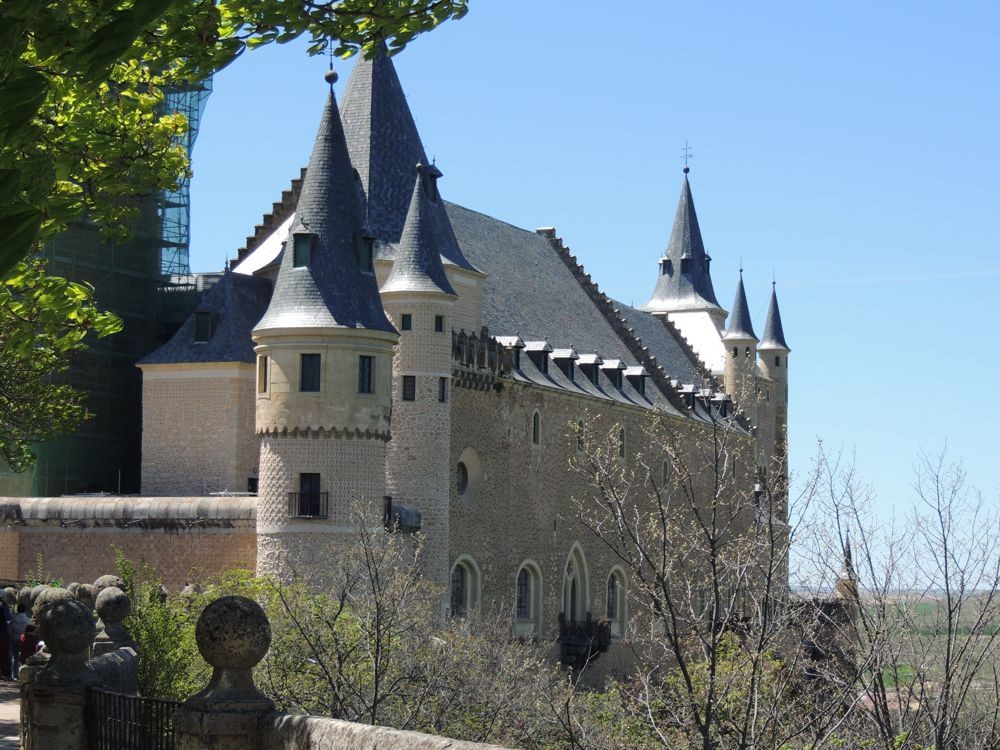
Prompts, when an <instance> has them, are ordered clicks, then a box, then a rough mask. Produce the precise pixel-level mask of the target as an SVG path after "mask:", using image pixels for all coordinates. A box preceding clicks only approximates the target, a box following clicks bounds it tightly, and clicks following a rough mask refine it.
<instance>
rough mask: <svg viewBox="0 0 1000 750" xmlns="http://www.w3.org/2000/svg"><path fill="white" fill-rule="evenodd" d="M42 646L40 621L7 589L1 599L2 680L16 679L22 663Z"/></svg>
mask: <svg viewBox="0 0 1000 750" xmlns="http://www.w3.org/2000/svg"><path fill="white" fill-rule="evenodd" d="M40 647H41V638H40V636H39V635H38V623H37V622H35V621H34V618H30V619H29V618H28V615H27V610H26V609H25V606H24V605H23V604H17V603H16V600H15V597H14V596H12V595H11V593H10V590H8V591H6V592H5V593H4V596H3V598H2V599H0V680H8V681H9V680H16V679H17V672H18V669H20V665H21V664H23V663H24V662H25V661H27V660H28V657H29V656H31V655H32V654H34V653H35V652H36V651H37V650H38V649H39V648H40Z"/></svg>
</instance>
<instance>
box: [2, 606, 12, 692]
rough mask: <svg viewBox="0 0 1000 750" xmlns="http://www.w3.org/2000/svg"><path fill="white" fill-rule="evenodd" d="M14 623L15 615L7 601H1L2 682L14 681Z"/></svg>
mask: <svg viewBox="0 0 1000 750" xmlns="http://www.w3.org/2000/svg"><path fill="white" fill-rule="evenodd" d="M13 622H14V613H13V612H11V611H10V607H9V606H8V605H7V602H6V601H5V599H0V680H12V679H14V673H13V671H12V670H13V668H14V661H13V659H12V655H11V648H10V646H11V640H10V626H11V625H12V624H13Z"/></svg>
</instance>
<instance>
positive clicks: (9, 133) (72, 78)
mask: <svg viewBox="0 0 1000 750" xmlns="http://www.w3.org/2000/svg"><path fill="white" fill-rule="evenodd" d="M467 3H468V0H334V1H333V2H328V3H326V2H324V3H297V2H296V3H290V2H287V1H285V0H227V1H218V0H142V1H141V2H138V0H59V2H55V1H54V0H3V2H2V3H0V175H4V176H3V177H0V232H3V237H4V247H3V249H2V250H0V274H2V273H3V272H4V271H9V270H10V268H11V267H12V264H13V263H14V262H15V261H16V260H18V259H20V258H23V257H25V256H26V255H27V253H28V252H30V250H31V248H32V247H33V245H34V244H36V243H37V241H38V240H41V239H45V238H47V237H50V236H52V235H53V234H55V233H57V232H59V231H61V230H62V229H64V228H65V227H66V226H67V224H68V223H69V222H70V221H72V220H74V219H79V218H82V217H84V216H85V217H87V219H88V220H89V221H91V222H93V223H94V224H96V225H97V226H98V227H99V228H100V229H101V230H102V232H103V233H104V234H105V236H106V237H107V238H109V239H121V238H124V237H125V236H127V235H128V233H129V231H130V229H131V222H132V221H134V218H135V215H136V211H135V210H134V202H133V198H134V196H137V195H155V194H157V193H159V192H161V191H163V190H165V189H171V188H173V187H174V186H176V184H177V182H178V180H180V179H182V178H183V177H184V176H186V175H187V173H188V163H187V156H186V153H185V151H184V149H183V148H182V147H181V145H180V139H181V137H182V136H183V135H184V133H185V131H186V128H187V123H186V121H184V119H183V118H182V117H179V116H177V115H175V114H173V113H171V112H169V111H167V110H166V108H165V107H164V96H163V92H164V90H166V89H170V88H173V89H181V90H183V89H184V88H185V87H189V86H196V85H197V84H198V82H199V81H200V80H202V79H203V78H204V77H206V76H208V75H211V74H212V73H213V72H214V71H217V70H220V69H222V68H224V67H225V66H226V65H229V64H230V63H231V62H232V61H233V60H235V59H236V58H237V57H239V56H240V55H241V54H243V52H244V51H246V50H247V49H254V48H256V47H260V46H263V45H266V44H270V43H273V42H276V43H285V42H288V41H291V40H293V39H296V38H298V37H300V36H302V35H304V34H308V35H309V37H310V39H311V40H312V44H311V46H310V52H311V53H312V54H319V53H323V52H325V51H326V50H327V48H328V47H329V45H330V44H333V45H334V50H335V52H336V54H338V55H341V56H345V57H347V56H350V55H352V54H355V53H356V52H358V51H361V50H364V51H370V50H372V49H375V48H376V46H378V45H380V44H381V43H382V42H383V41H386V42H387V43H388V44H389V45H390V47H391V49H392V51H393V52H397V51H399V50H400V49H402V48H403V47H405V46H406V44H407V43H408V42H410V41H411V40H412V39H413V38H415V37H416V36H417V35H419V34H421V33H423V32H425V31H428V30H430V29H432V28H434V27H435V26H437V25H438V24H439V23H442V22H443V21H445V20H446V19H448V18H460V17H462V16H463V15H465V13H466V11H467V10H468V7H467ZM331 40H332V41H331ZM126 176H127V179H126Z"/></svg>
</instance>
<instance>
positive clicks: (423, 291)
mask: <svg viewBox="0 0 1000 750" xmlns="http://www.w3.org/2000/svg"><path fill="white" fill-rule="evenodd" d="M440 176H441V172H440V171H439V170H438V169H437V168H436V167H434V166H424V165H422V164H418V165H417V177H416V183H415V185H414V186H413V196H412V198H411V200H410V207H409V211H408V213H407V215H406V222H405V224H404V226H403V231H402V237H401V238H400V241H399V245H398V246H397V248H396V252H395V260H394V261H393V264H392V271H391V272H390V273H389V277H388V278H387V279H386V281H385V284H383V285H382V289H381V294H382V301H383V302H384V304H385V308H386V311H387V312H388V313H389V316H390V317H391V318H392V320H393V322H394V323H395V325H396V328H398V329H399V332H400V337H399V346H398V347H397V349H396V357H395V359H394V360H393V377H392V400H393V418H392V428H393V429H392V440H391V441H390V442H389V444H388V448H387V450H388V464H387V484H388V488H389V490H388V491H389V494H390V495H392V497H393V502H394V503H395V502H399V503H402V504H404V505H407V506H409V507H412V508H415V509H417V510H419V511H420V513H421V515H422V519H421V521H422V526H421V535H422V537H423V540H424V543H423V546H422V549H421V555H422V562H423V567H424V571H425V573H426V575H427V576H428V577H429V578H431V579H432V580H434V581H436V582H437V583H439V584H440V585H441V586H442V587H445V586H446V585H447V583H448V574H449V567H450V558H449V551H448V545H449V536H448V517H449V491H450V487H451V485H450V477H451V473H452V472H451V466H450V464H451V457H450V450H451V403H450V401H451V360H452V356H451V345H452V342H451V331H452V313H453V308H454V305H455V301H456V299H457V297H458V296H457V295H456V294H455V291H454V289H453V288H452V286H451V284H450V283H449V281H448V277H447V275H446V274H445V269H444V266H443V265H442V263H441V248H442V245H443V244H445V243H446V241H447V238H446V237H442V236H441V235H442V232H443V231H446V228H445V227H444V226H442V225H441V224H440V223H439V222H438V221H437V216H436V210H435V209H436V208H439V207H440V196H439V194H438V191H437V179H438V178H439V177H440ZM447 231H450V229H447ZM451 241H454V237H453V236H452V238H451Z"/></svg>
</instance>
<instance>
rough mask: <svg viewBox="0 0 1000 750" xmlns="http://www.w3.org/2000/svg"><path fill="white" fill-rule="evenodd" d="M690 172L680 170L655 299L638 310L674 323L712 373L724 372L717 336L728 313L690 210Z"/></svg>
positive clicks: (721, 350) (695, 218) (692, 209)
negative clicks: (681, 180) (718, 297)
mask: <svg viewBox="0 0 1000 750" xmlns="http://www.w3.org/2000/svg"><path fill="white" fill-rule="evenodd" d="M689 172H690V169H688V167H684V184H683V185H682V186H681V196H680V200H679V201H678V202H677V213H676V214H675V215H674V224H673V228H672V229H671V231H670V242H669V243H668V244H667V249H666V250H665V251H664V253H663V257H661V258H660V260H659V271H658V273H657V276H656V288H655V289H654V290H653V296H652V297H651V298H650V300H649V301H648V302H647V303H646V304H645V305H642V306H640V307H639V309H640V310H645V311H646V312H649V313H652V314H653V315H656V316H658V317H662V318H666V319H667V320H669V321H670V322H671V323H673V324H674V325H675V326H676V327H677V329H678V330H679V331H680V333H681V335H682V336H684V338H686V339H687V340H688V342H689V343H690V344H691V346H692V347H693V348H694V350H695V351H696V352H697V353H698V357H699V358H700V359H701V361H702V362H704V363H705V364H706V365H708V367H709V369H710V370H711V371H712V372H713V373H715V374H721V373H722V372H723V370H724V369H725V359H726V358H725V351H724V349H723V347H722V344H721V342H720V341H719V332H720V331H721V330H722V325H723V323H725V320H726V311H725V310H723V309H722V308H721V307H719V303H718V301H717V300H716V298H715V290H714V289H713V288H712V275H711V268H710V266H711V263H712V259H711V257H709V255H708V253H706V252H705V243H704V242H703V241H702V238H701V227H700V226H699V225H698V214H697V213H696V212H695V209H694V198H693V197H692V196H691V184H690V183H689V182H688V173H689Z"/></svg>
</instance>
